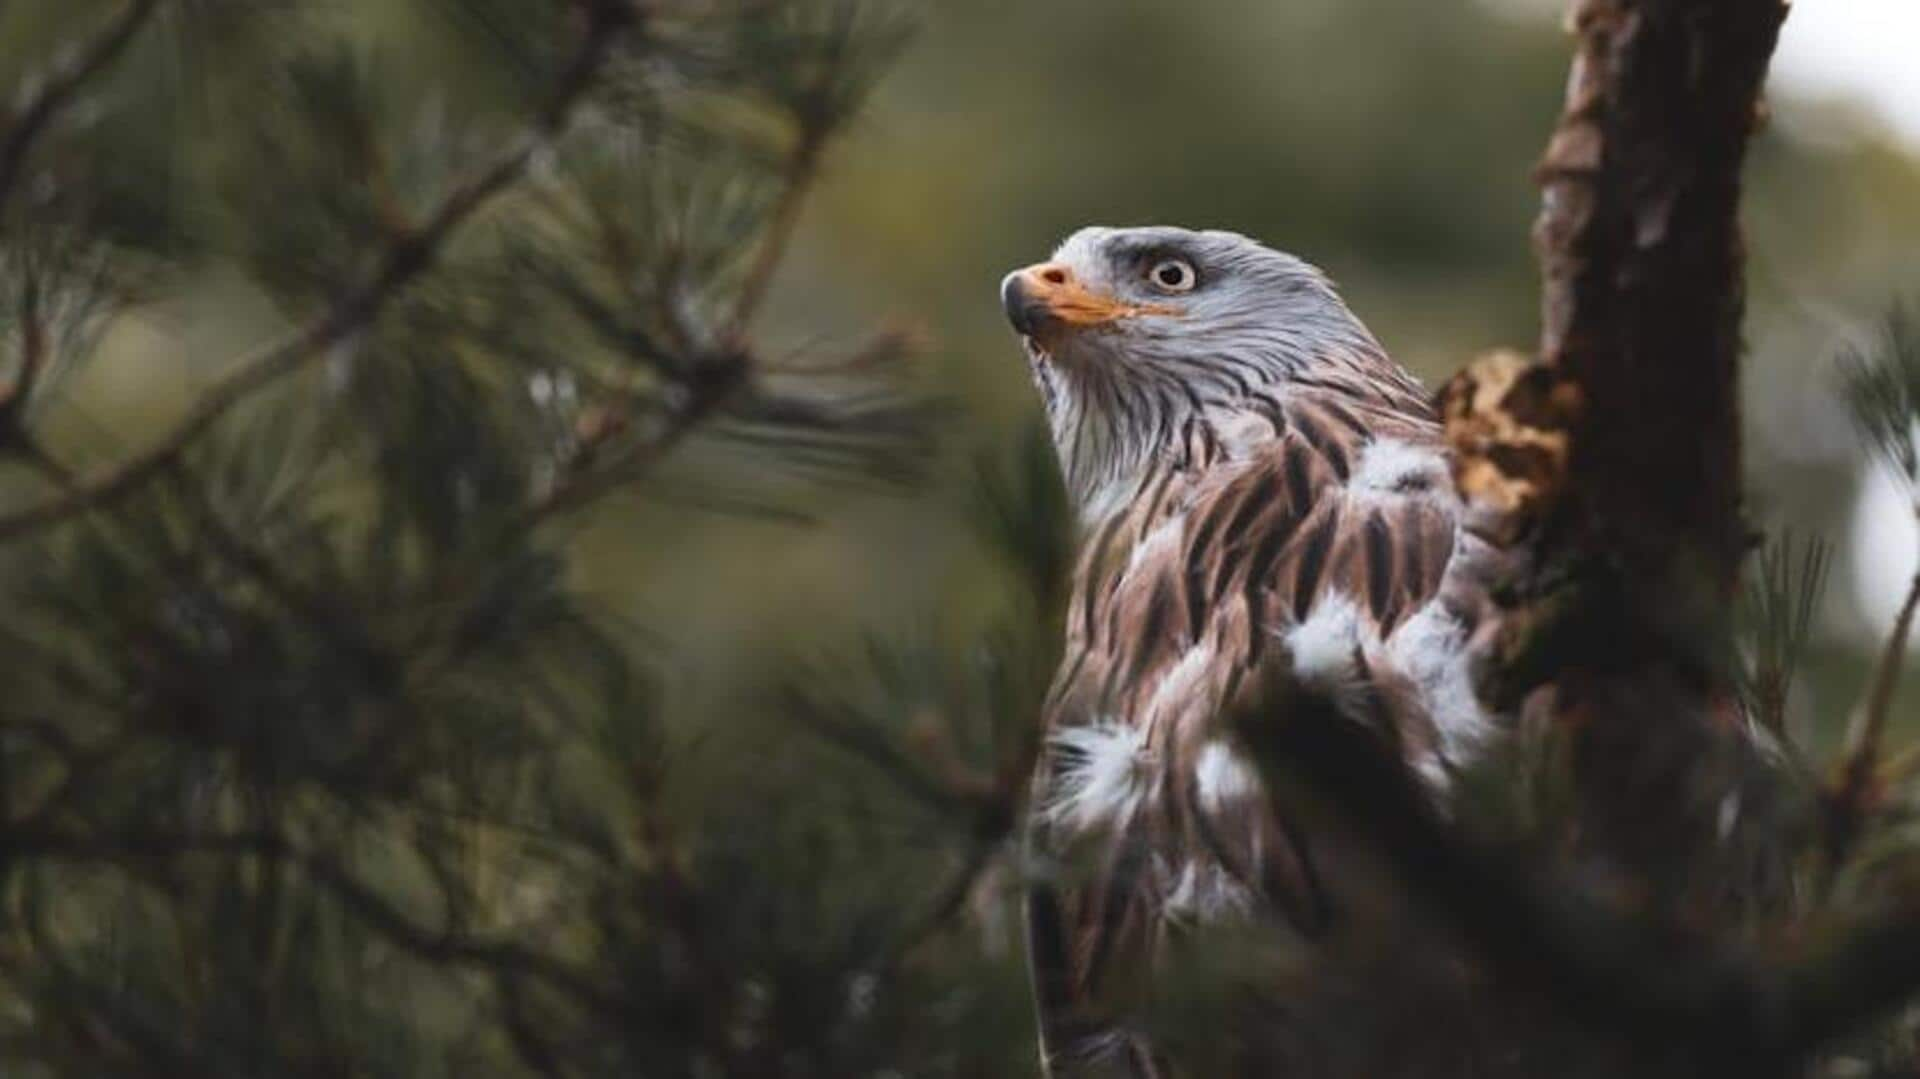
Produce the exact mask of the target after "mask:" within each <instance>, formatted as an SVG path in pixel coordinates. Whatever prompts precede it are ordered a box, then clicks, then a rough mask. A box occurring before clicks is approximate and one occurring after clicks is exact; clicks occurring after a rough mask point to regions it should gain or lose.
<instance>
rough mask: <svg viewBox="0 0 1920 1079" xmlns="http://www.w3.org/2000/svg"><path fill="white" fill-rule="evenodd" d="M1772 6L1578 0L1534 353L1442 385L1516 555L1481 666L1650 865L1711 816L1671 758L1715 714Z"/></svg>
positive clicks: (1729, 579)
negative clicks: (1746, 173) (1746, 197)
mask: <svg viewBox="0 0 1920 1079" xmlns="http://www.w3.org/2000/svg"><path fill="white" fill-rule="evenodd" d="M1786 11H1787V5H1786V4H1785V3H1783V2H1782V0H1578V3H1577V4H1576V6H1575V9H1574V12H1573V27H1574V30H1575V33H1576V34H1577V36H1578V52H1577V55H1576V57H1575V60H1574V63H1573V70H1572V73H1571V77H1570V80H1569V84H1568V90H1567V100H1566V104H1565V107H1564V110H1563V112H1562V114H1561V116H1560V119H1559V122H1558V124H1557V126H1556V128H1555V130H1554V133H1553V136H1552V139H1551V140H1550V142H1549V143H1548V146H1547V150H1546V154H1545V156H1544V159H1543V160H1542V161H1541V164H1540V167H1539V172H1538V176H1539V180H1540V183H1541V186H1542V189H1543V199H1542V208H1541V212H1540V216H1539V219H1538V221H1537V223H1536V226H1535V233H1534V239H1535V244H1536V248H1537V251H1538V255H1539V258H1540V263H1541V270H1542V276H1543V279H1544V281H1543V295H1542V316H1543V326H1542V335H1541V342H1540V356H1539V359H1538V361H1536V362H1535V363H1533V364H1531V365H1516V364H1515V362H1514V361H1513V360H1512V359H1511V358H1510V357H1507V358H1501V359H1499V360H1498V361H1482V362H1481V363H1480V364H1476V365H1475V366H1474V367H1472V368H1469V370H1468V371H1467V372H1464V373H1463V374H1462V375H1461V376H1460V377H1459V378H1458V379H1457V380H1456V382H1455V383H1454V384H1452V385H1450V386H1449V388H1448V390H1447V391H1446V393H1445V395H1444V408H1445V411H1446V413H1447V416H1448V422H1449V431H1450V434H1451V437H1452V439H1453V442H1454V445H1455V448H1456V451H1458V452H1459V454H1460V456H1461V458H1462V462H1461V472H1460V474H1459V478H1460V481H1461V486H1462V489H1463V492H1464V493H1465V494H1466V495H1467V496H1468V497H1469V498H1470V499H1472V500H1474V501H1475V503H1476V505H1478V506H1479V507H1480V508H1481V510H1482V515H1483V518H1484V523H1485V524H1486V525H1487V526H1488V528H1489V531H1490V533H1491V534H1493V535H1494V536H1495V537H1496V539H1497V541H1499V542H1502V543H1504V544H1506V545H1508V546H1509V547H1511V548H1514V549H1517V550H1518V552H1519V553H1521V554H1523V555H1524V556H1525V557H1526V560H1527V562H1528V563H1529V566H1530V569H1529V570H1528V571H1527V572H1526V573H1524V574H1523V575H1522V579H1521V580H1520V581H1519V582H1517V587H1516V588H1515V589H1514V590H1513V591H1512V594H1511V595H1510V596H1509V597H1508V606H1507V608H1506V610H1505V611H1504V612H1503V615H1502V617H1501V618H1500V619H1499V622H1498V625H1499V629H1498V632H1497V634H1496V641H1497V643H1496V645H1495V646H1494V647H1492V648H1491V649H1490V650H1489V657H1488V658H1489V660H1490V662H1489V665H1488V671H1487V672H1486V673H1487V674H1488V675H1489V676H1490V677H1488V678H1486V679H1483V686H1485V687H1489V688H1490V689H1491V691H1492V693H1493V695H1494V696H1496V697H1499V698H1504V699H1505V702H1506V703H1514V702H1517V701H1519V700H1521V699H1522V698H1523V697H1524V698H1525V699H1526V705H1525V707H1524V709H1523V711H1524V713H1525V714H1526V715H1527V716H1528V718H1529V720H1530V721H1533V722H1542V723H1553V724H1556V725H1558V726H1561V727H1571V728H1572V729H1573V730H1574V731H1576V732H1577V738H1576V741H1575V755H1576V763H1577V768H1578V771H1579V775H1580V779H1581V781H1582V785H1583V787H1584V788H1585V789H1586V791H1587V792H1588V794H1589V797H1588V798H1586V799H1584V800H1583V802H1584V804H1583V815H1582V821H1581V825H1580V827H1581V831H1582V837H1583V840H1585V841H1586V842H1587V843H1589V844H1590V845H1591V847H1592V849H1594V850H1596V851H1597V852H1603V853H1605V854H1606V855H1608V856H1609V857H1611V858H1613V859H1617V860H1621V861H1624V863H1625V864H1626V865H1627V866H1630V867H1635V868H1638V869H1642V870H1647V871H1650V875H1653V876H1656V877H1658V876H1666V875H1667V873H1666V871H1668V870H1671V869H1672V868H1674V865H1675V863H1676V861H1680V860H1689V859H1693V858H1695V857H1696V856H1697V854H1698V851H1699V849H1700V847H1699V842H1700V841H1701V839H1702V838H1703V837H1702V835H1701V833H1700V830H1699V829H1700V828H1706V827H1713V826H1714V822H1713V812H1712V808H1713V807H1710V806H1706V805H1696V804H1689V800H1690V799H1692V800H1694V801H1697V800H1698V799H1697V796H1696V795H1694V794H1693V793H1692V792H1693V788H1694V786H1695V785H1694V784H1693V783H1692V782H1691V781H1690V778H1689V777H1690V776H1692V775H1693V774H1695V772H1696V770H1697V767H1698V765H1699V761H1700V757H1701V755H1702V754H1703V753H1706V752H1708V751H1710V749H1711V745H1710V743H1711V742H1712V741H1713V739H1714V735H1713V731H1714V729H1715V728H1717V727H1721V726H1722V724H1720V723H1718V722H1716V719H1722V718H1725V717H1729V716H1731V715H1732V714H1733V711H1732V697H1731V694H1730V692H1729V691H1728V689H1727V680H1726V677H1725V667H1724V664H1725V660H1726V657H1727V656H1728V655H1729V651H1728V649H1727V648H1726V646H1725V642H1726V632H1727V625H1728V622H1729V615H1730V612H1731V608H1732V602H1733V598H1734V596H1735V593H1736V590H1737V584H1738V581H1739V573H1740V563H1741V559H1742V556H1743V554H1744V552H1745V550H1746V548H1747V546H1748V543H1749V541H1748V537H1747V528H1746V525H1745V522H1744V520H1743V518H1742V515H1741V491H1740V413H1739V399H1738V394H1739V379H1738V367H1739V352H1740V345H1741V341H1740V321H1741V316H1742V312H1743V308H1744V299H1745V289H1744V285H1743V281H1742V269H1743V264H1744V252H1743V248H1742V244H1741V238H1740V228H1739V223H1738V208H1739V196H1740V170H1741V165H1742V163H1743V161H1744V158H1745V155H1746V148H1747V143H1748V139H1749V136H1750V135H1751V133H1752V132H1753V130H1754V127H1755V125H1756V120H1757V118H1758V116H1759V98H1760V91H1761V84H1762V81H1763V78H1764V75H1765V72H1766V66H1767V61H1768V58H1769V57H1770V55H1771V54H1772V51H1773V47H1774V43H1775V41H1776V39H1777V36H1778V33H1779V28H1780V24H1781V21H1782V20H1783V18H1784V17H1785V15H1786ZM1683 822H1685V823H1688V824H1691V825H1694V826H1695V827H1685V826H1681V825H1682V823H1683ZM1654 871H1657V872H1654Z"/></svg>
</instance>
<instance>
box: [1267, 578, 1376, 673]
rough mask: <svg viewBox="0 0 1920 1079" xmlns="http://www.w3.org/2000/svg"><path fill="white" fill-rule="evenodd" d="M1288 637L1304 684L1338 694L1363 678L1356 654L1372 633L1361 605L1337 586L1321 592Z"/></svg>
mask: <svg viewBox="0 0 1920 1079" xmlns="http://www.w3.org/2000/svg"><path fill="white" fill-rule="evenodd" d="M1285 636H1286V642H1287V651H1288V652H1290V653H1291V654H1292V655H1293V673H1294V677H1296V678H1298V679H1300V682H1301V684H1302V685H1306V686H1310V687H1312V688H1315V689H1322V690H1329V691H1333V692H1336V693H1339V692H1344V691H1346V690H1350V689H1352V688H1353V687H1354V686H1355V685H1356V684H1357V683H1358V682H1359V681H1360V665H1359V656H1358V655H1357V653H1358V652H1359V650H1360V647H1361V645H1362V644H1363V643H1365V638H1366V637H1368V636H1371V634H1370V633H1369V632H1368V630H1367V627H1366V626H1365V625H1364V624H1363V623H1362V621H1361V618H1360V608H1359V606H1358V605H1356V604H1355V603H1354V602H1353V600H1352V599H1350V598H1348V597H1347V595H1346V594H1345V593H1343V592H1340V591H1338V590H1335V589H1328V590H1327V591H1326V592H1324V593H1322V594H1321V596H1320V598H1319V599H1318V600H1317V601H1315V603H1314V605H1313V608H1312V609H1311V610H1309V611H1308V612H1307V617H1306V618H1305V619H1304V620H1303V621H1301V622H1300V623H1298V624H1297V625H1295V626H1293V627H1292V628H1291V629H1288V630H1287V631H1286V635H1285Z"/></svg>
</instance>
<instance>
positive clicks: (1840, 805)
mask: <svg viewBox="0 0 1920 1079" xmlns="http://www.w3.org/2000/svg"><path fill="white" fill-rule="evenodd" d="M1915 520H1916V523H1920V505H1916V506H1915ZM1916 609H1920V569H1916V570H1915V571H1914V575H1913V580H1912V582H1911V583H1910V584H1908V586H1907V597H1906V599H1905V600H1903V601H1901V604H1900V613H1899V614H1898V615H1897V616H1896V617H1895V618H1894V620H1893V629H1892V631H1891V632H1889V633H1888V634H1887V642H1886V645H1885V646H1884V647H1883V648H1882V649H1881V650H1880V659H1879V662H1878V663H1877V664H1876V665H1875V666H1874V669H1873V681H1872V682H1871V683H1869V684H1868V688H1867V697H1866V700H1865V701H1864V702H1862V704H1861V706H1860V710H1859V711H1858V712H1856V713H1854V716H1853V721H1852V722H1851V723H1849V724H1848V726H1847V736H1846V741H1845V742H1844V743H1843V744H1844V745H1845V747H1846V748H1845V751H1844V755H1843V756H1842V757H1841V758H1840V765H1839V767H1838V768H1837V769H1836V770H1835V773H1834V780H1833V788H1832V791H1831V792H1830V794H1829V795H1828V799H1829V801H1828V805H1829V808H1830V810H1831V811H1832V813H1833V815H1834V816H1833V831H1832V833H1831V838H1830V843H1829V850H1828V858H1829V863H1830V864H1832V865H1839V864H1840V863H1842V862H1843V861H1844V860H1845V856H1846V853H1847V850H1848V848H1849V847H1851V846H1852V844H1853V840H1854V839H1855V838H1857V837H1858V834H1859V831H1860V824H1861V822H1862V821H1863V820H1864V818H1865V817H1866V815H1867V814H1868V813H1869V812H1870V811H1871V809H1872V805H1871V802H1872V801H1873V799H1874V797H1875V796H1876V794H1877V793H1878V788H1879V783H1878V782H1877V780H1878V776H1877V774H1876V773H1877V772H1878V765H1879V763H1880V742H1881V740H1882V738H1883V737H1884V736H1885V734H1886V730H1887V720H1888V717H1889V716H1890V715H1891V714H1892V712H1893V694H1894V691H1895V690H1896V689H1898V688H1899V685H1900V672H1901V670H1902V668H1904V667H1905V666H1906V660H1907V639H1908V637H1909V636H1910V635H1911V634H1912V631H1913V616H1914V612H1915V610H1916Z"/></svg>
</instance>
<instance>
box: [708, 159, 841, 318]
mask: <svg viewBox="0 0 1920 1079" xmlns="http://www.w3.org/2000/svg"><path fill="white" fill-rule="evenodd" d="M826 140H827V133H826V131H825V130H824V129H823V128H821V127H819V126H817V125H816V126H809V127H806V128H804V129H803V130H802V131H801V133H800V137H799V141H798V142H796V143H795V144H794V147H793V153H792V154H791V155H790V156H789V157H788V159H787V168H786V173H785V175H784V177H783V184H782V187H781V189H780V197H779V199H778V201H777V202H776V203H775V204H774V208H773V219H772V221H771V222H769V224H768V225H767V231H766V233H765V235H763V236H762V237H761V240H760V248H759V250H758V251H756V252H755V253H754V258H753V263H752V264H751V265H750V266H748V268H747V276H746V279H745V281H744V283H742V284H741V286H740V294H739V298H738V299H736V300H735V301H734V306H733V313H732V314H731V315H729V316H728V318H727V323H726V330H725V332H724V333H723V334H722V335H721V338H720V339H721V341H722V342H727V343H736V344H737V343H738V342H739V341H740V340H741V339H742V338H743V337H744V336H745V335H746V332H747V327H748V325H750V324H751V323H752V322H753V316H754V315H755V314H757V313H758V312H759V310H760V305H761V304H762V303H764V302H765V301H766V298H767V292H768V290H770V289H771V288H772V287H773V275H774V271H776V270H778V269H779V268H780V263H781V261H782V260H784V259H785V258H786V254H787V246H788V245H789V244H791V243H792V242H793V234H794V231H795V230H796V229H798V228H799V226H800V212H801V210H803V209H805V208H806V202H807V195H808V194H809V193H810V192H811V191H812V189H813V182H814V180H815V179H817V178H818V176H819V174H820V155H821V151H822V150H823V149H824V148H825V146H826Z"/></svg>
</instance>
